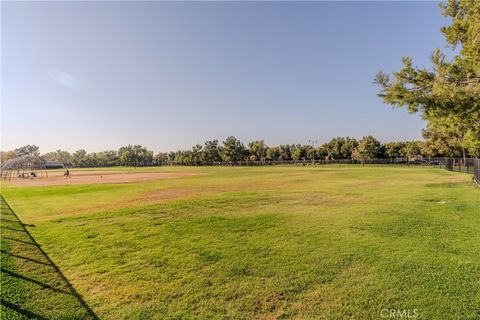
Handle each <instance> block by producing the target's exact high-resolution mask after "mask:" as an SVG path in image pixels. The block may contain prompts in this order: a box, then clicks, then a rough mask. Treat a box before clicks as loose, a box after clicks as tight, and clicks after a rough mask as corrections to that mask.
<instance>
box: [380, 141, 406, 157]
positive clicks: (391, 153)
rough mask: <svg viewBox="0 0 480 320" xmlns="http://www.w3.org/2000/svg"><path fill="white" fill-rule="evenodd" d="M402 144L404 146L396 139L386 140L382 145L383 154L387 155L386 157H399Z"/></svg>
mask: <svg viewBox="0 0 480 320" xmlns="http://www.w3.org/2000/svg"><path fill="white" fill-rule="evenodd" d="M404 146H405V143H403V142H397V141H392V142H387V143H386V144H385V146H384V149H385V156H387V158H398V157H400V156H401V153H402V149H403V147H404Z"/></svg>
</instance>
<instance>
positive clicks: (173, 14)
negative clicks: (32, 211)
mask: <svg viewBox="0 0 480 320" xmlns="http://www.w3.org/2000/svg"><path fill="white" fill-rule="evenodd" d="M1 6H2V21H1V24H2V31H1V35H2V43H1V44H2V46H1V53H2V60H1V62H2V69H1V77H2V79H1V80H2V82H1V89H2V97H1V103H2V149H3V150H9V149H12V148H14V147H17V146H21V145H25V144H36V145H38V146H40V148H41V151H42V152H47V151H52V150H55V149H58V148H61V149H65V150H69V151H74V150H76V149H79V148H85V149H86V150H87V151H101V150H105V149H117V148H118V147H120V146H122V145H126V144H129V143H131V144H143V145H146V146H147V147H149V148H150V149H153V150H155V151H168V150H176V149H179V148H190V147H191V146H192V145H193V144H196V143H203V142H204V141H205V140H209V139H214V138H217V139H219V140H220V141H222V140H223V139H224V138H225V137H227V136H228V135H234V136H236V137H237V138H240V139H241V140H242V141H243V142H245V143H246V142H248V141H251V140H253V139H264V140H265V141H266V142H267V143H268V144H269V145H276V144H280V143H307V142H308V139H311V138H316V139H318V140H319V141H320V142H324V141H326V140H329V139H330V138H332V137H335V136H347V135H349V136H353V137H357V138H360V137H362V136H363V135H368V134H372V135H374V136H376V137H377V138H379V139H380V140H382V141H388V140H397V139H398V140H410V139H419V138H421V129H422V128H423V127H424V122H423V121H422V120H421V119H420V118H419V116H418V115H410V114H407V112H406V111H405V110H403V109H395V110H393V109H392V108H391V107H389V106H386V105H383V104H382V102H381V101H380V99H379V98H378V97H377V96H376V93H377V91H378V87H377V86H375V85H374V84H372V79H373V78H374V75H375V74H376V72H377V71H378V70H379V69H382V70H384V71H387V72H389V71H394V70H396V69H398V68H399V67H400V65H401V64H400V58H401V57H402V56H403V55H410V56H412V57H413V59H414V62H415V63H416V64H417V65H419V66H429V56H430V54H431V52H432V50H433V49H434V48H436V47H441V48H444V40H443V38H442V35H441V33H440V32H439V28H440V27H441V26H442V25H445V24H448V22H449V21H448V20H447V19H445V18H444V17H443V16H442V15H441V10H440V9H439V8H438V3H436V2H403V3H400V2H341V3H338V2H302V3H286V2H203V3H201V2H197V3H193V2H177V3H173V2H141V3H133V2H75V3H67V2H50V3H45V2H42V3H34V2H2V4H1Z"/></svg>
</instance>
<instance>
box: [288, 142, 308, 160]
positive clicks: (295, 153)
mask: <svg viewBox="0 0 480 320" xmlns="http://www.w3.org/2000/svg"><path fill="white" fill-rule="evenodd" d="M291 155H292V160H301V159H304V158H305V156H306V150H305V147H304V146H302V145H299V144H294V145H292V148H291Z"/></svg>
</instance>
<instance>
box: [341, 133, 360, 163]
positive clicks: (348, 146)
mask: <svg viewBox="0 0 480 320" xmlns="http://www.w3.org/2000/svg"><path fill="white" fill-rule="evenodd" d="M357 146H358V141H357V140H356V139H354V138H350V137H346V138H345V139H344V140H343V143H342V145H341V146H340V154H341V155H342V159H351V158H352V152H353V150H355V148H356V147H357Z"/></svg>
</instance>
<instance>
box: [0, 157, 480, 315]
mask: <svg viewBox="0 0 480 320" xmlns="http://www.w3.org/2000/svg"><path fill="white" fill-rule="evenodd" d="M125 170H137V171H138V170H146V171H149V170H153V171H175V170H177V171H196V172H200V173H203V175H197V176H189V177H182V178H176V179H166V180H160V181H152V182H142V183H130V184H110V185H108V184H104V185H101V184H97V185H72V186H49V187H15V186H12V185H6V184H3V185H2V195H3V196H4V197H5V199H6V201H7V202H8V203H9V204H10V206H11V207H12V209H13V210H14V211H15V213H16V214H17V215H18V217H19V218H20V220H21V221H22V222H23V223H24V224H26V229H27V230H28V231H29V232H30V233H31V234H32V236H33V238H34V239H35V240H36V242H37V243H38V244H39V245H41V249H43V251H45V252H46V254H48V256H49V257H50V259H51V263H52V264H54V265H56V266H58V268H59V270H58V271H59V272H61V273H63V275H64V276H65V278H66V279H65V281H68V282H69V283H71V285H72V286H73V288H70V287H69V286H68V285H67V286H66V289H65V288H64V289H62V290H64V291H68V292H70V291H69V290H73V291H71V292H70V293H69V294H61V293H59V292H57V295H56V296H55V298H53V295H51V296H49V297H50V300H48V301H49V302H48V303H42V302H40V301H39V300H40V299H42V297H43V296H42V294H41V293H35V292H36V291H39V292H43V293H48V292H50V291H52V289H51V288H48V287H43V288H42V287H41V285H38V284H37V283H35V282H30V283H28V286H23V287H22V286H20V285H18V286H16V287H14V288H13V289H12V282H11V281H10V282H9V281H7V280H8V278H7V277H6V276H5V275H2V299H3V300H5V301H7V302H8V303H10V304H12V303H14V304H15V305H16V306H17V307H18V308H20V309H22V310H27V311H29V312H32V313H34V314H37V315H43V316H44V317H46V318H49V317H51V316H52V315H56V316H57V317H58V318H61V319H65V318H84V317H89V316H92V315H91V314H89V313H88V310H87V308H85V306H84V305H83V304H82V303H81V301H82V299H83V301H85V303H86V305H88V306H89V307H90V308H91V309H92V310H93V312H94V313H95V314H96V316H98V318H100V319H150V318H153V319H180V318H182V319H184V318H188V319H191V318H197V319H206V318H207V319H224V318H235V319H252V318H261V319H275V318H288V319H290V318H297V319H346V318H347V319H381V311H382V309H398V310H409V312H410V313H412V312H413V311H414V310H415V312H416V313H418V315H419V317H418V318H417V319H479V318H480V188H478V187H477V186H475V185H474V184H473V183H472V181H471V175H468V174H463V173H452V172H447V171H444V170H440V169H432V168H420V167H410V168H407V167H382V166H372V167H368V166H367V167H363V168H362V167H359V166H323V167H316V168H312V167H238V168H237V167H234V168H223V167H219V168H205V167H199V168H178V167H177V168H147V169H125ZM7 217H9V216H5V218H7ZM3 218H4V217H3V216H2V219H3ZM12 223H14V222H12ZM4 226H6V224H5V222H3V220H2V257H3V251H8V252H7V253H6V254H5V256H6V258H5V257H3V259H2V269H4V268H5V269H8V270H10V271H9V272H11V273H16V274H23V272H27V271H28V270H27V271H25V270H24V269H25V266H24V265H25V263H24V262H22V259H19V258H16V257H14V256H12V254H15V255H20V256H26V255H27V254H28V253H27V252H25V251H24V250H27V249H26V248H24V247H25V246H20V245H18V243H16V242H15V241H12V240H9V239H5V238H6V236H5V235H6V232H5V230H3V227H4ZM7 230H8V229H7ZM9 231H12V230H9ZM13 232H15V231H13ZM9 238H11V236H9ZM25 241H27V240H25ZM36 259H37V258H36ZM38 259H39V258H38ZM23 260H24V259H23ZM4 263H6V265H4ZM53 269H55V268H53ZM54 274H56V277H60V276H59V275H58V272H57V271H55V270H54V271H53V272H44V274H39V275H31V278H34V279H37V282H40V281H42V282H43V280H39V279H40V278H41V277H45V278H48V277H54ZM7 275H8V274H7ZM29 277H30V276H29ZM35 277H37V278H35ZM5 279H7V280H5ZM22 279H23V278H19V280H22ZM58 279H59V280H58V281H57V282H58V286H60V287H61V286H62V285H65V283H64V282H65V281H63V280H62V278H61V277H60V278H58ZM67 279H68V280H67ZM17 280H18V279H17ZM62 281H63V282H62ZM13 285H15V283H13ZM50 286H51V287H54V288H57V286H56V285H53V284H51V285H50ZM67 289H68V290H67ZM75 290H76V291H75ZM74 291H75V294H74V293H72V292H74ZM18 292H20V293H18ZM22 292H25V293H22ZM29 292H30V293H29ZM31 292H33V294H32V293H31ZM76 292H78V294H79V296H77V294H76ZM17 294H24V296H25V297H26V298H25V299H17V300H15V296H16V295H17ZM10 295H13V298H12V297H11V296H10ZM80 296H81V297H80ZM9 299H14V300H9ZM52 300H54V301H58V307H57V309H61V310H57V311H58V312H57V313H55V312H53V311H52V310H50V309H49V308H48V306H49V305H51V304H55V303H54V302H53V301H52ZM7 309H8V305H6V306H5V305H4V306H3V307H2V310H3V311H5V310H7ZM17 313H18V312H17ZM10 314H11V317H12V318H15V312H13V311H10Z"/></svg>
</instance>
